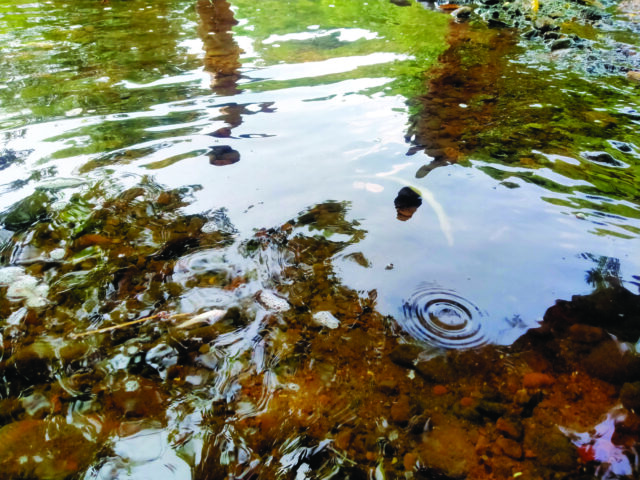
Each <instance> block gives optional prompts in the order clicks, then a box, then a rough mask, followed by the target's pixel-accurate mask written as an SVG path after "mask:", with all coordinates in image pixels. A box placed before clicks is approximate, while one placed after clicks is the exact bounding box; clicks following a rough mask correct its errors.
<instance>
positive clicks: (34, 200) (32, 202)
mask: <svg viewBox="0 0 640 480" xmlns="http://www.w3.org/2000/svg"><path fill="white" fill-rule="evenodd" d="M49 203H51V199H50V198H49V195H47V194H46V193H45V192H43V191H41V190H36V191H35V192H34V193H32V194H31V195H29V196H28V197H26V198H24V199H22V200H20V201H19V202H17V203H16V204H14V205H13V206H12V207H11V208H10V209H9V210H7V211H6V212H5V213H4V214H2V215H0V221H2V222H3V223H4V227H5V228H6V229H7V230H11V231H17V230H22V229H24V228H27V227H29V226H31V225H33V224H34V223H36V222H37V221H39V220H43V219H45V218H46V216H47V212H48V206H49Z"/></svg>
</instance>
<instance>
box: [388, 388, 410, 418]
mask: <svg viewBox="0 0 640 480" xmlns="http://www.w3.org/2000/svg"><path fill="white" fill-rule="evenodd" d="M409 418H411V405H410V404H409V397H408V396H406V395H402V396H400V398H398V401H397V402H395V403H394V404H393V405H391V420H393V421H394V422H395V423H399V424H406V423H408V422H409Z"/></svg>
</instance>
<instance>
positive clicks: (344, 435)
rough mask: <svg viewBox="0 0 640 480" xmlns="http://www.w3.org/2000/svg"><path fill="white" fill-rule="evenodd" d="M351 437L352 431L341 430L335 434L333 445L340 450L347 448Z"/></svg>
mask: <svg viewBox="0 0 640 480" xmlns="http://www.w3.org/2000/svg"><path fill="white" fill-rule="evenodd" d="M352 439H353V432H352V431H351V430H341V431H340V432H338V434H337V435H336V438H335V440H334V445H335V446H336V448H339V449H340V450H347V449H348V448H349V447H350V446H351V440H352Z"/></svg>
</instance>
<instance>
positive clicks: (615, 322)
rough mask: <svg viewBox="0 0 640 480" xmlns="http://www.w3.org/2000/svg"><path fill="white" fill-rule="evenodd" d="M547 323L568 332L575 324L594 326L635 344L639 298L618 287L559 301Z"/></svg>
mask: <svg viewBox="0 0 640 480" xmlns="http://www.w3.org/2000/svg"><path fill="white" fill-rule="evenodd" d="M544 323H547V324H548V325H549V326H550V327H552V328H553V329H554V330H565V329H567V328H569V327H570V326H571V325H573V324H576V323H579V324H586V325H592V326H596V327H601V328H603V329H604V330H605V331H607V332H609V333H612V334H614V335H615V336H616V337H617V338H619V339H620V340H622V341H625V342H633V343H635V342H637V341H638V338H640V295H635V294H633V293H631V292H630V291H629V290H627V289H625V288H623V287H622V286H619V285H615V284H614V285H611V286H608V287H603V288H600V289H598V290H596V291H595V292H594V293H591V294H589V295H574V296H573V297H572V298H571V301H570V302H569V301H565V300H560V301H558V302H556V305H554V306H553V307H551V308H549V309H548V310H547V311H546V312H545V315H544V322H543V324H544Z"/></svg>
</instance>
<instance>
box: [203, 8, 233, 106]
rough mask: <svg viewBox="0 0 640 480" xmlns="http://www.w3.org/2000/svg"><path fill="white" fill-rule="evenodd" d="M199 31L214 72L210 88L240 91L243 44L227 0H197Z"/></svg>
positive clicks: (222, 92)
mask: <svg viewBox="0 0 640 480" xmlns="http://www.w3.org/2000/svg"><path fill="white" fill-rule="evenodd" d="M196 9H197V11H198V18H199V24H198V34H199V35H200V38H201V39H202V42H203V43H204V50H205V58H204V68H205V70H206V71H207V72H209V73H210V74H211V88H212V89H213V91H214V92H215V93H217V94H219V95H224V96H226V95H233V94H235V93H238V89H237V82H238V78H239V77H240V74H239V73H238V69H239V68H240V61H239V57H240V53H241V52H242V51H241V50H240V47H238V45H237V44H236V42H235V41H234V39H233V34H232V33H231V28H232V27H233V26H234V25H236V24H237V23H238V22H237V20H236V19H235V18H234V16H233V12H232V11H231V5H230V4H229V2H227V1H226V0H198V3H197V6H196Z"/></svg>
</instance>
